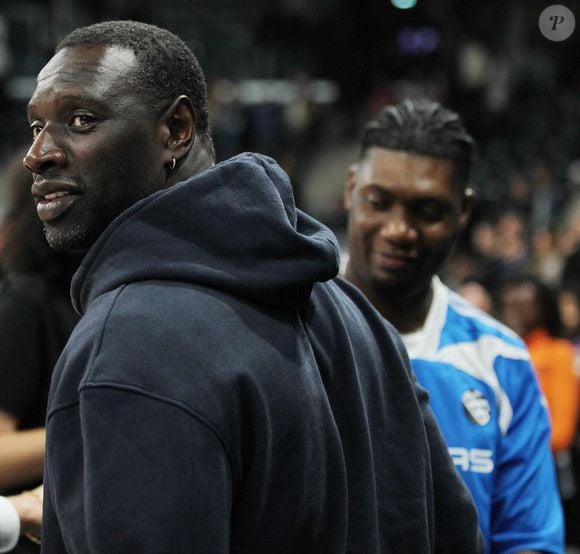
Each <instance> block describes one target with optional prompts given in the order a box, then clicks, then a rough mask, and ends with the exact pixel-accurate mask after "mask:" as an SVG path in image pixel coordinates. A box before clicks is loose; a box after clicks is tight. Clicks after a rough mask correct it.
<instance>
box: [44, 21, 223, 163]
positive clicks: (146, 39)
mask: <svg viewBox="0 0 580 554" xmlns="http://www.w3.org/2000/svg"><path fill="white" fill-rule="evenodd" d="M79 45H103V46H116V47H118V48H128V49H131V50H133V52H134V53H135V56H136V58H137V62H138V69H137V72H136V75H135V83H134V85H135V87H136V89H137V90H138V91H139V93H140V94H141V96H142V97H143V100H144V101H145V102H147V104H148V105H150V106H151V109H152V110H158V109H159V107H160V105H162V104H163V103H165V102H171V101H173V100H174V99H175V98H177V97H178V96H180V95H182V94H184V95H186V96H188V97H189V99H190V100H191V102H192V104H193V108H194V110H195V114H196V117H197V120H196V134H197V135H198V136H199V137H200V139H201V143H202V145H203V147H204V149H205V150H206V151H207V153H208V154H209V155H210V156H211V158H212V159H215V151H214V146H213V141H212V138H211V128H210V123H209V108H208V103H207V85H206V81H205V76H204V74H203V70H202V69H201V66H200V65H199V62H198V61H197V58H196V57H195V55H194V54H193V52H192V51H191V49H190V48H189V47H188V46H187V44H185V42H184V41H183V40H181V39H180V38H179V37H177V36H176V35H174V34H173V33H172V32H170V31H168V30H166V29H161V28H160V27H156V26H155V25H149V24H147V23H141V22H137V21H104V22H101V23H95V24H93V25H89V26H88V27H80V28H78V29H75V30H74V31H72V32H71V33H70V34H69V35H67V36H66V37H65V38H64V39H63V40H62V41H61V42H60V43H59V44H58V45H57V47H56V50H55V51H56V52H58V51H60V50H62V49H63V48H69V47H73V46H79Z"/></svg>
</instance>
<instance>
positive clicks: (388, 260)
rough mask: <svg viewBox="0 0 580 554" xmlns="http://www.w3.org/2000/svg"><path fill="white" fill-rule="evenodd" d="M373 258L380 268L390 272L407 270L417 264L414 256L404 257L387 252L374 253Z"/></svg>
mask: <svg viewBox="0 0 580 554" xmlns="http://www.w3.org/2000/svg"><path fill="white" fill-rule="evenodd" d="M371 256H372V259H373V260H374V262H375V263H376V264H377V265H378V266H379V267H380V268H382V269H386V270H388V271H397V270H402V269H407V268H409V267H410V266H412V265H415V263H416V262H417V260H416V258H415V257H414V256H403V255H400V254H390V253H387V252H373V253H372V254H371Z"/></svg>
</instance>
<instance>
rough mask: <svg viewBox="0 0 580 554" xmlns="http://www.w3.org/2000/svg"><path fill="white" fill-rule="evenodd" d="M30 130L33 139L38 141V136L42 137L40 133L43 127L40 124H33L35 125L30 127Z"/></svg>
mask: <svg viewBox="0 0 580 554" xmlns="http://www.w3.org/2000/svg"><path fill="white" fill-rule="evenodd" d="M30 130H31V131H32V138H33V139H36V137H37V136H38V135H40V131H42V126H41V125H39V124H38V123H33V124H32V125H31V126H30Z"/></svg>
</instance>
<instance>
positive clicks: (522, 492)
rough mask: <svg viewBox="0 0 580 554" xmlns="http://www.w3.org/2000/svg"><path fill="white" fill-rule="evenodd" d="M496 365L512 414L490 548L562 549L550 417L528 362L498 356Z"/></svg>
mask: <svg viewBox="0 0 580 554" xmlns="http://www.w3.org/2000/svg"><path fill="white" fill-rule="evenodd" d="M495 370H496V373H497V375H498V378H499V380H500V382H501V384H502V387H503V389H504V390H505V392H506V394H507V395H508V398H509V401H510V404H511V407H512V411H513V413H512V418H511V422H510V424H509V426H508V427H507V430H506V432H505V434H503V435H502V437H501V444H500V445H499V446H498V457H497V463H498V466H497V476H496V484H495V487H494V490H495V492H494V498H493V503H492V517H491V521H492V528H491V541H490V542H491V552H492V553H495V552H497V553H500V552H512V551H515V550H526V549H528V550H538V551H541V552H548V553H561V552H563V539H564V537H563V535H564V532H563V519H562V508H561V503H560V498H559V493H558V488H557V483H556V476H555V472H554V463H553V460H552V455H551V452H550V442H549V441H550V423H549V418H548V413H547V410H546V407H545V405H544V400H543V398H542V396H541V394H540V390H539V387H538V383H537V380H536V377H535V374H534V372H533V369H532V367H531V366H530V364H529V362H528V361H526V360H512V359H506V358H503V357H498V358H497V359H496V361H495Z"/></svg>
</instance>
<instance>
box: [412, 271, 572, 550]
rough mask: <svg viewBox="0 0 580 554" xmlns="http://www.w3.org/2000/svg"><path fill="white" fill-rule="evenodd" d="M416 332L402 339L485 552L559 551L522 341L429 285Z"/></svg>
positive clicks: (536, 398)
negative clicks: (466, 493) (467, 494)
mask: <svg viewBox="0 0 580 554" xmlns="http://www.w3.org/2000/svg"><path fill="white" fill-rule="evenodd" d="M433 289H434V294H433V302H432V305H431V308H430V311H429V315H428V317H427V320H426V322H425V326H424V327H423V329H421V330H420V331H418V332H416V333H410V334H407V335H402V336H403V341H404V343H405V346H406V347H407V350H408V352H409V356H410V358H411V361H412V365H413V369H414V371H415V373H416V375H417V378H418V380H419V382H420V383H421V384H422V385H423V386H424V387H425V388H426V389H427V390H428V391H429V394H430V399H431V406H432V408H433V411H434V412H435V415H436V417H437V420H438V422H439V425H440V427H441V430H442V431H443V434H444V435H445V438H446V440H447V444H448V447H449V453H450V454H451V457H452V458H453V460H454V462H455V465H456V467H457V469H458V470H459V472H460V474H461V475H462V477H463V478H464V480H465V482H466V484H467V486H468V487H469V489H470V490H471V493H472V495H473V498H474V500H475V504H476V506H477V510H478V513H479V519H480V525H481V529H482V531H483V534H484V535H485V538H486V543H487V552H490V553H500V552H501V553H507V552H515V551H518V550H526V549H530V550H539V551H542V552H558V553H559V552H563V548H564V546H563V542H564V539H563V534H564V533H563V520H562V509H561V504H560V499H559V494H558V489H557V485H556V478H555V473H554V466H553V461H552V455H551V452H550V447H549V439H550V424H549V419H548V413H547V410H546V407H545V402H544V401H543V397H542V395H541V393H540V390H539V387H538V383H537V379H536V376H535V374H534V371H533V369H532V367H531V365H530V358H529V354H528V351H527V349H526V346H525V344H524V343H523V341H522V340H521V339H520V338H519V337H518V336H517V335H516V334H515V333H513V332H512V331H511V330H510V329H508V328H507V327H505V326H504V325H502V324H501V323H499V322H498V321H496V320H495V319H493V318H491V317H490V316H488V315H486V314H484V313H483V312H482V311H480V310H478V309H477V308H475V307H474V306H472V305H471V304H469V303H468V302H467V301H466V300H464V299H463V298H461V297H460V296H459V295H457V294H455V293H454V292H452V291H451V290H449V289H448V288H447V287H446V286H445V285H443V283H441V281H440V280H439V279H438V278H435V279H434V281H433Z"/></svg>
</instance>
